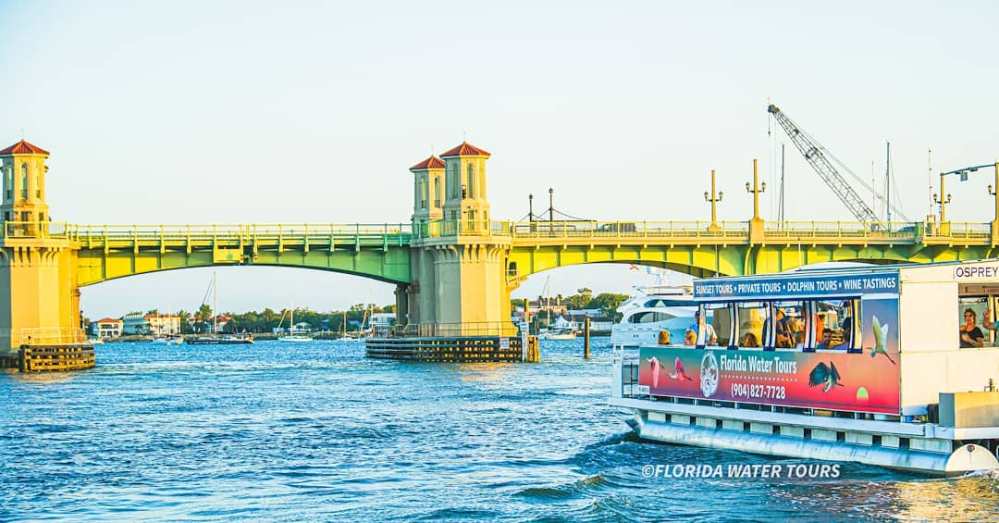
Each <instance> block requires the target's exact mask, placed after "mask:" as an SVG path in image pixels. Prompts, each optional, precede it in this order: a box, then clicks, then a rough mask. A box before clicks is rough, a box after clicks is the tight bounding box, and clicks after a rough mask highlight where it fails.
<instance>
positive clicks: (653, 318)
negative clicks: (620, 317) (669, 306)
mask: <svg viewBox="0 0 999 523" xmlns="http://www.w3.org/2000/svg"><path fill="white" fill-rule="evenodd" d="M673 317H674V316H673V315H672V314H668V313H665V312H660V311H645V312H639V313H637V314H633V315H632V316H631V317H629V318H628V323H655V322H657V321H666V320H668V319H670V318H673Z"/></svg>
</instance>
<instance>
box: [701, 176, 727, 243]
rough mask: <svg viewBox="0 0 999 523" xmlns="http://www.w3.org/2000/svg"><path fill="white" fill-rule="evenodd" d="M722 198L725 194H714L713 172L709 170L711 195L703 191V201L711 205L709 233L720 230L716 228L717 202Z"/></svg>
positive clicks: (719, 192)
mask: <svg viewBox="0 0 999 523" xmlns="http://www.w3.org/2000/svg"><path fill="white" fill-rule="evenodd" d="M724 196H725V193H724V192H722V191H718V192H715V170H714V169H711V193H710V194H709V193H708V191H704V201H706V202H709V203H711V223H710V224H709V225H708V230H709V231H711V232H717V231H719V230H720V229H721V227H719V226H718V202H720V201H722V197H724Z"/></svg>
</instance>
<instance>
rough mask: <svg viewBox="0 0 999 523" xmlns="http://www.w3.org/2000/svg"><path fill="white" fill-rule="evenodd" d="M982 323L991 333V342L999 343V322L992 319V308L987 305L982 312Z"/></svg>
mask: <svg viewBox="0 0 999 523" xmlns="http://www.w3.org/2000/svg"><path fill="white" fill-rule="evenodd" d="M982 325H983V326H984V327H985V329H986V330H988V331H990V332H991V333H992V343H993V344H994V345H999V322H995V321H992V309H990V308H988V307H986V308H985V312H983V313H982Z"/></svg>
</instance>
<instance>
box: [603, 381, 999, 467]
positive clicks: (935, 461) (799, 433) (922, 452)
mask: <svg viewBox="0 0 999 523" xmlns="http://www.w3.org/2000/svg"><path fill="white" fill-rule="evenodd" d="M611 404H613V405H616V406H619V407H627V408H632V409H634V410H635V411H636V416H635V424H634V428H635V432H636V433H637V434H638V436H639V437H640V438H642V439H645V440H650V441H658V442H661V443H671V444H675V445H689V446H695V447H707V448H716V449H726V450H737V451H741V452H749V453H752V454H761V455H767V456H781V457H789V458H799V459H814V460H824V461H842V462H856V463H863V464H865V465H876V466H881V467H887V468H892V469H898V470H907V471H914V472H921V473H927V474H939V475H954V474H962V473H966V472H972V471H980V470H996V469H999V460H997V459H996V456H994V455H992V453H990V452H989V450H988V449H987V448H985V447H982V446H980V445H975V444H967V445H962V446H960V447H957V448H956V449H955V448H953V445H952V444H953V440H952V439H945V438H942V437H940V436H942V435H944V434H935V433H929V434H927V433H926V427H924V426H921V425H914V424H906V423H896V422H883V421H882V422H879V421H857V420H847V419H835V418H825V419H822V418H818V419H816V418H813V417H810V416H802V415H794V414H778V413H770V412H763V411H753V410H742V409H721V408H717V407H706V406H696V405H683V404H675V403H671V402H661V401H650V400H638V399H628V398H616V399H613V400H612V401H611ZM681 412H682V414H681ZM809 418H811V419H809ZM775 427H776V428H775ZM806 429H807V430H809V431H810V437H805V436H804V434H805V430H806ZM775 431H776V432H777V434H775V433H774V432H775ZM941 432H942V433H943V432H944V431H941ZM838 433H842V435H843V439H842V440H840V438H839V437H838ZM874 435H877V436H878V437H880V438H882V441H884V442H888V441H891V442H893V444H892V445H885V444H881V445H874V444H872V441H873V436H874ZM901 439H905V440H906V441H908V442H909V447H907V448H906V447H903V446H899V445H897V443H896V442H898V441H899V440H901Z"/></svg>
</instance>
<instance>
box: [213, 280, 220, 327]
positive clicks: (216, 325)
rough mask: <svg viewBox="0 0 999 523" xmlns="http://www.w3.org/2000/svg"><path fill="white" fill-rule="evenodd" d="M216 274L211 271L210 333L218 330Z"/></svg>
mask: <svg viewBox="0 0 999 523" xmlns="http://www.w3.org/2000/svg"><path fill="white" fill-rule="evenodd" d="M217 276H218V274H217V273H215V272H212V334H218V332H219V326H218V323H219V311H218V308H219V293H218V291H219V288H218V279H217Z"/></svg>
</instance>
